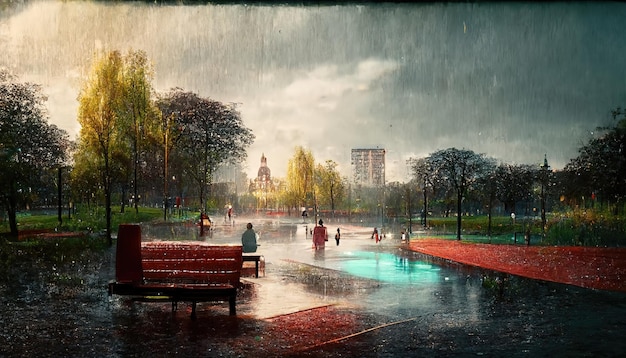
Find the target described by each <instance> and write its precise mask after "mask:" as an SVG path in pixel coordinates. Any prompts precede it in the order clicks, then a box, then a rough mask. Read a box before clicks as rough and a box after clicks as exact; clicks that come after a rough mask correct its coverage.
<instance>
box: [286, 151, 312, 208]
mask: <svg viewBox="0 0 626 358" xmlns="http://www.w3.org/2000/svg"><path fill="white" fill-rule="evenodd" d="M314 168H315V159H314V158H313V154H312V153H311V151H310V150H305V149H304V148H303V147H301V146H297V147H296V148H295V151H294V155H293V157H291V159H289V163H288V165H287V191H288V193H289V194H288V198H289V200H290V201H291V203H290V204H291V205H294V206H304V207H306V206H307V204H309V203H312V202H313V203H314V199H315V193H314V192H315V191H314V186H313V184H314V182H313V172H314ZM316 210H317V207H316ZM316 215H317V213H316Z"/></svg>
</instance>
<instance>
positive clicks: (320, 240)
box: [313, 219, 328, 250]
mask: <svg viewBox="0 0 626 358" xmlns="http://www.w3.org/2000/svg"><path fill="white" fill-rule="evenodd" d="M326 241H328V231H326V227H325V226H324V222H323V221H322V219H320V221H319V226H317V225H316V226H315V228H314V229H313V247H314V248H315V250H320V249H323V248H325V247H326Z"/></svg>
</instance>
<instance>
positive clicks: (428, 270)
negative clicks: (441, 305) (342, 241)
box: [339, 251, 441, 284]
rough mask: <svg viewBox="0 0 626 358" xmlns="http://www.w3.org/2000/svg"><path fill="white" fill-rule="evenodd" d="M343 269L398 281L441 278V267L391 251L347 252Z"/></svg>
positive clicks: (421, 281)
mask: <svg viewBox="0 0 626 358" xmlns="http://www.w3.org/2000/svg"><path fill="white" fill-rule="evenodd" d="M345 255H346V256H347V257H344V260H342V263H341V267H340V268H339V269H340V270H342V271H345V272H347V273H349V274H351V275H354V276H359V277H364V278H369V279H374V280H379V281H384V282H390V283H396V284H416V283H418V284H419V283H433V282H439V281H440V280H441V278H440V276H439V271H440V268H439V267H437V266H434V265H431V264H429V263H426V262H422V261H415V260H410V259H407V258H404V257H399V256H396V255H393V254H389V253H380V252H366V251H356V252H347V253H345Z"/></svg>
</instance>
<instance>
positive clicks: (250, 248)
mask: <svg viewBox="0 0 626 358" xmlns="http://www.w3.org/2000/svg"><path fill="white" fill-rule="evenodd" d="M246 229H247V230H246V231H245V232H244V233H243V235H241V245H242V246H243V247H242V251H243V252H256V249H257V247H258V245H257V243H256V232H254V230H253V229H252V223H248V225H246Z"/></svg>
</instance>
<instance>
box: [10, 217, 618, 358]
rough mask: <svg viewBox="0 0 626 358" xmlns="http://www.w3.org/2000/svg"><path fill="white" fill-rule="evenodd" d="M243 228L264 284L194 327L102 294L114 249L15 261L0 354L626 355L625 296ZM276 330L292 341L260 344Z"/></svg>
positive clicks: (202, 308) (300, 229)
mask: <svg viewBox="0 0 626 358" xmlns="http://www.w3.org/2000/svg"><path fill="white" fill-rule="evenodd" d="M238 221H239V222H240V223H241V224H239V223H238V224H237V225H235V226H229V225H226V224H223V223H220V224H218V225H217V226H216V228H215V230H214V232H213V235H212V237H210V238H206V241H208V242H212V243H216V244H227V243H233V244H234V243H238V239H239V237H240V235H241V233H242V232H243V227H244V225H245V222H247V221H248V220H238ZM250 221H252V222H253V224H254V226H255V230H257V232H259V234H260V238H259V243H260V244H261V246H260V248H259V253H260V254H262V255H264V257H265V260H266V267H265V275H264V276H263V275H262V276H261V277H259V278H255V277H252V276H250V277H244V278H242V281H243V282H244V283H245V286H246V288H245V289H244V290H243V291H242V293H241V295H240V297H238V302H237V313H238V315H237V317H236V318H234V317H230V316H228V307H227V304H225V303H215V304H213V303H206V304H199V305H198V319H197V320H195V321H193V320H191V319H190V318H189V313H190V308H189V307H188V305H186V304H179V310H178V311H177V312H175V313H172V312H171V306H170V304H169V303H149V304H148V303H133V302H130V301H129V300H128V299H126V298H123V297H108V295H107V293H106V288H105V287H106V283H107V282H108V280H110V279H112V278H114V276H115V272H114V262H115V257H114V248H112V249H109V250H107V251H106V253H105V254H104V255H103V254H101V253H99V254H97V255H96V254H92V255H88V254H85V255H83V256H81V257H78V258H77V259H76V260H72V261H70V262H68V263H67V264H66V265H64V266H55V265H52V266H50V265H51V264H50V263H48V262H44V261H45V260H44V261H42V260H40V259H36V260H34V262H29V260H28V259H26V258H25V259H24V260H23V261H20V262H15V263H14V265H13V266H14V267H15V271H14V272H12V273H11V277H6V278H5V279H4V280H3V282H2V284H1V285H0V293H1V294H2V295H1V296H0V297H1V298H0V304H1V306H0V317H1V320H2V322H1V323H2V324H1V327H2V328H0V355H2V356H7V357H10V356H16V357H26V356H64V357H85V356H89V357H133V356H137V357H139V356H150V357H160V356H185V357H187V356H194V357H198V356H206V357H217V356H223V357H231V356H232V357H238V356H244V357H245V356H250V357H259V356H268V357H269V356H311V357H318V356H319V357H321V356H328V355H333V356H338V357H341V356H344V357H352V356H361V357H363V356H366V357H396V356H398V357H400V356H440V357H448V356H455V357H456V356H476V355H478V356H503V355H509V356H514V357H517V356H520V357H528V356H532V357H537V356H555V355H556V356H607V357H612V356H621V355H623V354H624V353H625V352H626V342H624V340H623V333H624V332H626V300H625V298H626V295H624V294H620V293H613V292H604V291H595V290H588V289H582V288H577V287H572V286H567V285H561V284H552V283H545V282H539V281H533V280H528V279H523V278H519V277H515V276H510V275H505V274H499V273H494V272H489V271H485V270H480V269H477V268H471V267H467V266H463V265H459V264H456V263H454V262H449V261H446V260H438V259H435V258H430V257H427V256H424V255H421V254H418V253H413V252H408V251H406V250H404V249H403V245H402V244H401V243H400V241H399V240H398V238H397V237H394V235H387V237H386V238H385V239H383V241H382V242H381V243H380V244H375V243H374V242H373V240H371V239H370V238H369V233H370V231H371V228H369V227H365V228H364V227H359V226H355V225H348V224H336V223H335V224H334V223H329V224H328V227H329V231H330V232H331V233H332V232H334V231H335V229H336V227H337V226H339V227H341V231H342V239H341V242H340V245H339V246H337V245H335V242H334V239H332V237H331V238H330V241H328V243H327V244H328V246H327V247H326V249H325V250H323V251H315V250H312V249H311V241H310V236H309V237H308V238H305V236H304V235H305V234H304V231H305V229H304V225H302V224H300V223H298V222H289V221H281V220H258V219H257V220H254V219H250ZM309 228H310V227H309ZM176 230H183V229H180V228H177V229H176ZM176 230H173V229H172V228H163V227H161V228H146V229H145V230H144V239H146V240H154V239H166V240H167V239H171V238H172V237H171V236H172V235H180V233H179V232H177V231H176ZM188 230H193V228H189V229H188ZM190 232H191V231H190ZM35 267H39V268H40V269H41V268H46V272H40V271H41V270H35V269H34V268H35ZM324 307H331V308H332V311H329V312H330V313H329V314H330V316H323V315H322V316H319V315H317V314H316V313H315V312H318V311H319V310H321V308H324ZM316 310H317V311H316ZM333 315H334V316H333ZM292 316H300V317H304V320H305V321H303V322H307V321H306V320H307V318H309V317H310V320H309V321H310V322H307V324H308V325H310V327H314V328H315V329H318V328H319V329H321V330H323V329H325V328H326V329H336V327H337V325H336V322H332V320H333V317H342V318H341V319H342V320H345V321H349V320H350V318H349V317H352V318H353V319H354V324H352V325H351V326H341V332H335V333H336V334H335V335H339V336H341V337H344V339H340V340H328V339H324V338H323V334H321V333H313V331H311V335H314V334H319V338H320V339H318V340H316V339H315V338H316V337H312V338H311V337H307V338H310V339H308V341H306V342H304V337H302V336H303V335H306V334H307V333H302V332H301V331H300V330H298V327H291V328H289V327H283V326H279V327H278V328H277V327H276V322H277V320H279V319H280V318H277V317H292ZM307 327H308V326H307ZM278 329H280V334H281V335H285V336H288V335H289V333H290V332H289V331H290V330H291V331H293V335H294V336H295V337H281V339H278V338H277V337H272V336H271V334H276V333H277V332H279V331H277V330H278ZM307 329H310V328H307ZM271 332H274V333H271ZM311 342H314V343H315V344H314V345H313V346H312V345H311Z"/></svg>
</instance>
